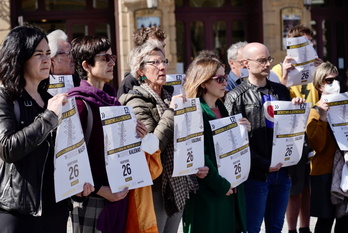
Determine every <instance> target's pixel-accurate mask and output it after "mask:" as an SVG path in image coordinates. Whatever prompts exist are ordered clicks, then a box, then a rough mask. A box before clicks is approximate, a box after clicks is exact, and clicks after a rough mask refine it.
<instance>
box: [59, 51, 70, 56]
mask: <svg viewBox="0 0 348 233" xmlns="http://www.w3.org/2000/svg"><path fill="white" fill-rule="evenodd" d="M62 54H65V55H67V56H68V57H71V52H58V53H57V55H62Z"/></svg>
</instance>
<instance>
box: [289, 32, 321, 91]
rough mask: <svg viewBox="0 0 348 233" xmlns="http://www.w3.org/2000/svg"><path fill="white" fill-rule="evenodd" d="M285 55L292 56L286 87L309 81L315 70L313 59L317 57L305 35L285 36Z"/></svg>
mask: <svg viewBox="0 0 348 233" xmlns="http://www.w3.org/2000/svg"><path fill="white" fill-rule="evenodd" d="M286 43H287V47H286V48H287V55H288V56H290V57H292V59H293V60H292V65H293V66H294V67H295V69H293V70H289V74H288V81H287V85H286V86H287V87H291V86H295V85H302V84H307V83H311V82H312V80H313V77H312V76H313V73H314V70H315V66H314V61H315V59H316V58H318V55H317V52H316V51H315V50H314V48H313V46H312V45H311V44H310V43H309V41H308V39H307V38H306V37H303V36H301V37H294V38H287V42H286Z"/></svg>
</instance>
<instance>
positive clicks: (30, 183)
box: [0, 87, 58, 216]
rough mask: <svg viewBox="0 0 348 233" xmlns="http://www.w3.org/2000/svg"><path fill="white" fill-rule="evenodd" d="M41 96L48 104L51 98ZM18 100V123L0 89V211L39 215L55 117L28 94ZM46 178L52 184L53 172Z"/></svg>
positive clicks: (10, 101)
mask: <svg viewBox="0 0 348 233" xmlns="http://www.w3.org/2000/svg"><path fill="white" fill-rule="evenodd" d="M41 97H42V98H43V100H44V101H45V103H46V104H47V101H48V99H49V98H50V97H51V96H50V95H49V94H48V93H47V92H45V91H43V92H42V93H41ZM17 101H18V104H19V109H20V116H19V117H20V122H19V123H18V122H17V120H16V119H17V118H16V114H15V112H14V102H13V100H12V99H11V98H10V97H9V96H8V95H7V94H6V91H5V90H4V88H3V87H0V208H1V209H4V210H8V211H13V212H19V213H21V214H31V215H37V216H40V215H41V214H42V198H43V196H45V193H44V194H43V188H42V186H43V180H44V177H45V176H47V174H44V170H45V167H47V165H46V164H47V163H48V162H47V160H48V158H49V160H51V161H52V164H50V165H51V169H53V160H52V159H53V147H52V146H51V144H52V140H51V136H50V133H51V131H52V130H53V129H55V128H56V126H57V124H58V117H57V116H56V115H55V113H53V112H52V111H50V110H44V109H43V108H41V107H40V106H38V105H37V104H36V102H35V101H34V100H33V99H32V98H31V97H30V95H29V94H28V93H27V92H24V93H23V95H22V97H20V98H19V99H18V100H17ZM45 108H46V107H45ZM17 115H18V114H17ZM49 155H50V157H49ZM51 157H52V158H51ZM51 169H50V170H51ZM49 177H50V181H49V182H50V183H53V179H51V178H53V170H52V174H50V176H49ZM45 189H46V187H45ZM45 191H46V190H45ZM50 192H52V191H50ZM49 195H50V196H51V195H54V194H49ZM52 199H53V200H54V196H53V197H52Z"/></svg>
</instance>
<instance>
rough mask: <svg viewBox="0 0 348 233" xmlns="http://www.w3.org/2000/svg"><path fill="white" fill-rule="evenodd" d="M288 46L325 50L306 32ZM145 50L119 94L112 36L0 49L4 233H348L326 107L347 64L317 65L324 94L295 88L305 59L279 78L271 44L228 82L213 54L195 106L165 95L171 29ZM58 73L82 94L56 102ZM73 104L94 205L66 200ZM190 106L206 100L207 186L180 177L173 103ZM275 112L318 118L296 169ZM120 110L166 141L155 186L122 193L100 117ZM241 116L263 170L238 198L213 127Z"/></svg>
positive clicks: (206, 56) (157, 158) (197, 83)
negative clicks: (278, 150) (61, 172)
mask: <svg viewBox="0 0 348 233" xmlns="http://www.w3.org/2000/svg"><path fill="white" fill-rule="evenodd" d="M288 37H289V38H292V37H306V38H307V40H308V41H309V42H311V41H312V39H313V35H312V32H311V30H310V29H309V28H308V27H305V26H302V25H299V26H295V27H294V28H292V29H290V31H289V33H288ZM133 38H134V48H133V49H132V50H131V52H130V54H129V61H128V64H129V70H130V72H127V73H126V74H125V77H124V79H123V81H122V83H121V86H120V87H119V89H118V91H117V90H115V89H114V88H113V87H112V86H111V85H109V84H108V82H110V81H111V80H112V79H113V77H114V66H115V64H116V59H117V58H116V55H114V54H113V51H112V50H111V47H112V46H111V42H110V41H109V40H108V39H107V38H104V37H102V36H84V37H79V38H75V39H73V40H72V41H71V43H70V42H69V41H68V38H67V35H66V34H65V33H64V32H63V31H61V30H55V31H53V32H51V33H50V34H48V35H46V33H45V32H44V31H43V30H42V29H40V28H38V27H36V26H32V25H25V26H18V27H16V28H14V29H12V30H11V31H10V33H9V34H8V35H7V36H6V38H5V40H4V42H3V45H2V47H1V49H0V83H1V84H0V148H1V150H0V226H1V227H0V233H22V232H23V233H24V232H37V233H41V232H42V233H46V232H56V233H66V232H67V221H68V217H69V215H71V218H72V225H73V232H74V233H98V232H103V233H177V231H178V228H179V224H180V222H181V221H182V223H183V231H184V232H185V233H205V232H206V233H212V232H218V233H225V232H226V233H227V232H232V233H241V232H243V233H246V232H248V233H257V232H260V230H261V225H262V223H263V222H264V223H265V229H266V232H272V233H281V232H282V228H283V224H284V220H285V219H286V220H287V223H288V228H289V233H295V232H296V233H297V232H299V233H310V229H309V225H310V216H314V217H317V222H316V227H315V230H314V233H321V232H323V233H329V232H331V228H332V226H333V222H334V220H335V221H336V224H335V228H334V231H335V233H343V232H347V229H348V215H347V210H346V209H347V203H348V202H347V199H346V198H347V197H345V198H344V199H343V200H337V198H336V199H335V198H334V197H333V196H332V194H331V189H332V186H334V185H335V184H336V183H337V182H336V180H337V179H340V178H341V177H340V174H339V171H337V169H339V168H338V165H337V164H338V162H335V161H340V160H342V159H344V158H343V157H344V154H345V152H344V151H341V150H340V149H339V147H338V145H337V143H336V140H335V137H334V135H333V132H332V130H331V129H330V126H329V124H328V114H327V112H328V109H329V104H328V103H327V102H325V101H324V100H323V99H322V98H321V95H327V94H335V93H339V92H340V89H339V81H338V80H337V79H338V78H337V77H338V70H337V68H336V67H335V66H334V65H332V64H331V63H330V62H323V61H322V60H321V59H316V60H315V62H314V64H315V66H316V69H315V72H314V74H313V82H312V83H308V84H304V85H299V86H291V87H289V88H288V87H286V84H287V81H288V79H289V72H291V70H293V69H294V65H293V62H292V60H293V58H291V57H289V56H286V57H285V59H284V61H283V62H281V63H279V64H277V65H275V66H273V68H272V67H271V66H272V62H273V60H274V59H273V58H272V56H271V54H270V52H269V50H268V48H267V46H266V45H264V44H262V43H258V42H252V43H248V42H246V41H244V42H238V43H235V44H233V45H231V47H230V48H229V49H228V51H227V53H228V64H229V66H230V72H229V74H226V73H225V72H226V69H225V66H224V64H223V63H222V62H221V61H220V60H219V57H218V56H217V55H216V54H215V53H214V52H213V51H209V50H203V51H201V53H200V54H199V55H198V56H197V57H196V58H195V59H194V60H193V61H192V63H191V64H190V66H189V67H188V68H187V71H186V79H185V82H184V85H183V94H180V95H176V96H173V87H172V86H167V85H165V84H166V75H167V67H168V65H169V61H168V59H167V58H166V55H165V45H166V44H165V38H166V35H165V33H164V31H163V30H161V29H160V28H158V27H155V26H153V27H150V28H140V29H136V30H135V31H134V35H133ZM271 68H272V70H273V71H271ZM241 69H244V71H243V72H245V71H247V72H248V76H247V78H244V79H242V78H241ZM50 75H72V76H73V80H74V86H75V87H73V88H72V89H70V90H69V91H68V92H67V93H61V94H57V95H55V96H51V95H50V94H49V93H48V92H47V88H48V85H49V83H48V82H49V79H48V77H49V76H50ZM70 97H75V98H76V105H77V110H78V114H79V116H80V120H81V126H82V129H83V132H84V134H85V141H86V144H87V151H88V158H89V161H90V165H91V172H92V176H93V182H94V185H91V184H89V183H85V184H84V186H83V191H82V192H81V193H79V194H76V195H74V196H72V197H71V198H68V199H65V200H63V201H60V202H56V201H55V195H54V177H53V173H54V169H55V168H54V161H53V158H54V143H55V130H56V127H57V125H58V115H59V114H60V106H61V105H64V104H66V103H67V101H68V98H70ZM186 98H199V100H200V104H201V109H202V116H203V123H204V155H201V156H204V166H203V167H201V168H199V169H198V170H197V173H196V174H194V175H187V176H178V177H173V176H172V173H173V161H174V144H173V138H174V110H173V109H174V99H182V101H186ZM273 100H279V101H291V103H292V104H294V105H299V104H303V103H305V102H309V103H312V104H313V106H314V107H313V108H312V109H311V111H310V116H309V119H308V123H307V128H306V137H305V141H304V145H303V153H302V156H301V160H300V161H299V162H298V164H297V165H295V166H291V167H283V164H282V163H279V164H277V165H276V166H271V155H272V143H273V135H274V132H273V125H272V124H267V122H266V119H265V113H264V110H263V104H264V103H265V102H266V101H273ZM120 105H125V106H130V107H132V108H133V110H134V113H135V116H136V118H137V125H136V132H137V134H138V136H139V137H141V138H143V137H145V136H146V135H147V134H148V133H153V134H154V135H155V136H156V137H157V138H158V141H159V145H158V150H157V151H156V152H154V153H153V154H149V153H146V152H145V157H146V161H147V164H148V166H149V170H150V174H151V178H152V179H153V185H152V186H147V187H143V188H137V189H134V190H128V189H127V188H125V189H124V190H122V191H120V192H116V193H115V192H114V193H113V192H112V191H111V188H110V184H109V179H108V177H107V172H106V164H105V159H104V147H105V145H104V137H103V127H102V120H101V117H100V110H99V108H100V107H103V106H120ZM239 113H241V114H242V116H243V118H241V120H240V121H239V122H238V123H239V124H241V125H242V126H243V127H245V128H246V130H247V131H248V132H249V147H250V155H251V165H250V172H249V176H248V179H247V180H246V181H245V182H244V183H242V184H240V185H238V186H237V187H233V186H232V184H231V183H230V182H229V181H228V180H227V179H226V178H224V177H223V176H221V175H220V174H219V172H218V163H217V160H216V155H215V150H214V143H213V133H212V130H211V128H210V125H209V121H210V120H214V119H219V118H223V117H228V116H231V115H235V114H239ZM91 119H92V121H91ZM313 151H314V152H313ZM313 153H314V154H315V155H314V156H313V157H312V158H311V161H310V163H309V162H308V158H309V157H310V156H309V155H310V154H313ZM341 169H342V168H341ZM333 179H334V180H335V182H333ZM347 196H348V195H347ZM298 219H300V223H299V230H298V231H297V227H298V224H297V220H298Z"/></svg>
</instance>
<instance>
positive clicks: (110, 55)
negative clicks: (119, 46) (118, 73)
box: [95, 53, 117, 62]
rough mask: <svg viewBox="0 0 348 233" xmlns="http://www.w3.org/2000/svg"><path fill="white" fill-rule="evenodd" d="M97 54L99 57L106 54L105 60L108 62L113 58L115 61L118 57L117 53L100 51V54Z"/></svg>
mask: <svg viewBox="0 0 348 233" xmlns="http://www.w3.org/2000/svg"><path fill="white" fill-rule="evenodd" d="M95 56H96V57H97V56H104V61H106V62H109V61H111V60H112V61H113V62H115V61H116V59H117V57H116V55H113V54H108V53H100V54H96V55H95Z"/></svg>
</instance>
